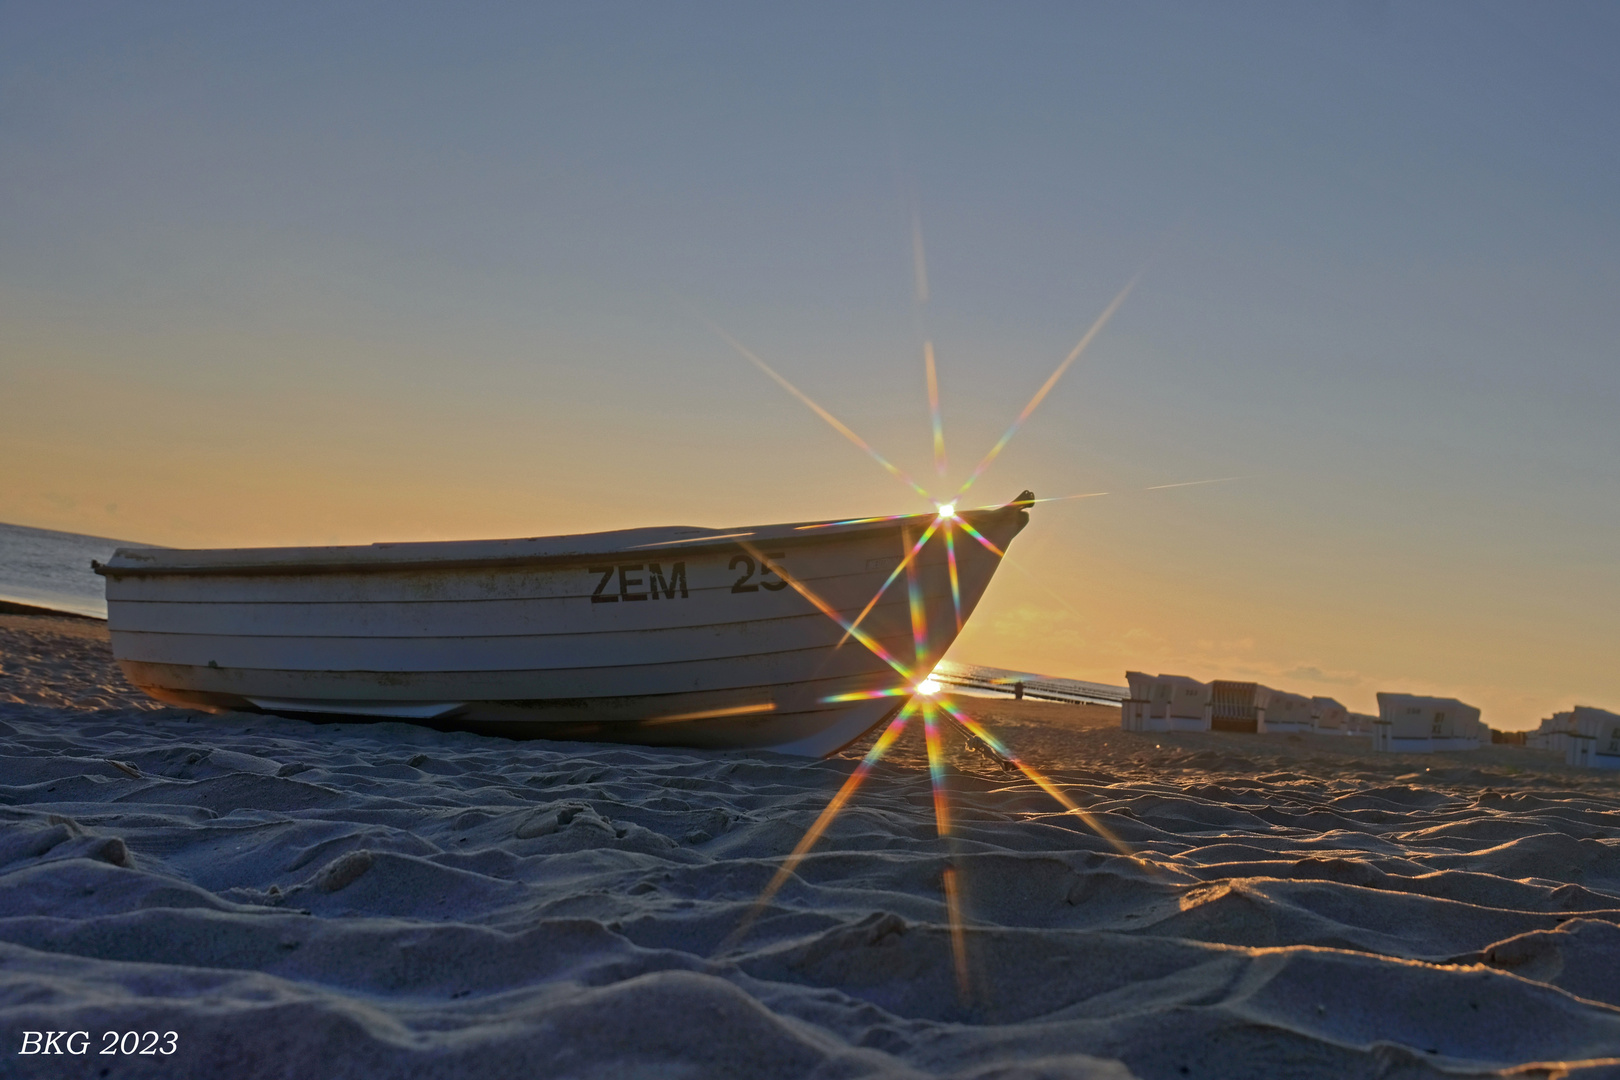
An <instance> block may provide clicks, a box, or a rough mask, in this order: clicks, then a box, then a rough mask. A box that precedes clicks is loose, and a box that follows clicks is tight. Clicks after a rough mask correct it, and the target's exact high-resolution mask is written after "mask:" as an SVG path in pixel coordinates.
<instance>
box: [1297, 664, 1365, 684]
mask: <svg viewBox="0 0 1620 1080" xmlns="http://www.w3.org/2000/svg"><path fill="white" fill-rule="evenodd" d="M1281 676H1282V678H1285V679H1299V680H1301V681H1303V682H1317V683H1333V684H1335V685H1337V686H1355V685H1357V684H1359V683H1360V682H1361V676H1360V674H1358V673H1357V672H1354V671H1323V670H1322V669H1321V668H1319V667H1314V666H1310V665H1306V666H1302V667H1296V668H1291V669H1289V670H1288V671H1284V672H1282V673H1281Z"/></svg>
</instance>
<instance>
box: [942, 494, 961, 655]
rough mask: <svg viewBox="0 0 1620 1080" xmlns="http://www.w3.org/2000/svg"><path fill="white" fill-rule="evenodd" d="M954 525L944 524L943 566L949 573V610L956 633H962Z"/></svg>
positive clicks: (952, 523)
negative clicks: (954, 614) (953, 614)
mask: <svg viewBox="0 0 1620 1080" xmlns="http://www.w3.org/2000/svg"><path fill="white" fill-rule="evenodd" d="M955 525H956V523H955V522H954V521H947V522H946V523H945V565H946V566H948V567H949V568H950V571H951V610H952V611H953V612H955V613H956V632H957V633H958V634H960V633H961V632H962V580H961V578H960V577H959V576H958V575H957V572H956V528H955Z"/></svg>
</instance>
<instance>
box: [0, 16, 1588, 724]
mask: <svg viewBox="0 0 1620 1080" xmlns="http://www.w3.org/2000/svg"><path fill="white" fill-rule="evenodd" d="M1616 56H1620V8H1616V7H1614V6H1613V5H1602V4H1556V5H1554V4H1539V5H1531V4H1521V5H1492V4H1476V3H1468V4H1463V3H1454V4H1400V5H1397V4H1383V3H1360V4H1343V5H1332V4H1319V5H1289V4H1280V3H1279V4H1227V5H1209V4H1182V5H1151V4H1134V3H1133V4H1124V3H1119V4H1076V3H1065V4H1051V5H1040V4H1021V5H1016V6H1013V5H948V4H917V5H902V4H877V5H873V4H849V5H842V6H840V5H832V4H825V3H817V4H813V5H804V6H800V7H797V8H788V7H783V6H780V5H741V4H738V5H698V4H686V5H654V4H645V5H614V4H590V5H549V6H533V5H511V6H495V5H442V6H419V5H418V6H413V5H404V4H390V5H357V4H332V3H327V4H319V5H306V6H297V5H291V4H277V5H260V6H248V5H231V6H226V5H213V4H209V5H203V4H198V5H192V6H185V5H161V4H160V5H144V6H137V5H117V4H106V5H99V6H98V5H93V4H73V5H49V4H0V407H3V408H4V410H5V416H6V420H5V423H4V425H3V426H0V455H3V456H4V464H5V468H4V469H3V473H4V475H3V476H0V519H4V520H9V521H15V522H20V523H23V524H32V525H40V526H45V527H52V528H63V529H72V530H76V531H83V532H90V533H97V534H104V535H115V536H118V535H121V536H128V537H130V538H132V539H140V540H150V541H154V542H163V543H175V544H216V543H283V542H285V543H300V542H325V541H328V540H331V539H334V538H335V539H340V540H344V541H356V542H358V541H366V540H371V539H381V538H396V537H407V536H468V535H492V534H508V535H510V534H534V533H541V532H548V531H562V530H573V529H581V528H607V527H615V526H620V525H635V524H660V523H673V522H692V523H704V524H718V525H724V524H732V523H738V522H756V521H763V520H794V519H803V518H810V517H816V516H820V515H823V514H826V515H843V514H850V513H861V512H869V511H899V510H911V509H922V508H923V507H922V506H921V505H919V504H920V500H917V499H916V498H915V497H914V496H910V495H908V494H907V492H906V491H905V489H903V488H901V487H899V486H898V485H895V484H894V483H893V482H892V481H891V480H890V479H889V478H888V477H886V476H885V475H884V474H883V473H882V472H881V471H879V470H878V469H876V468H875V467H874V466H873V465H872V464H871V463H870V462H869V461H867V460H866V459H864V458H863V457H862V456H861V455H860V453H859V452H858V451H856V450H854V449H853V448H851V447H849V446H848V445H847V444H845V443H843V442H842V441H841V440H840V439H839V437H838V436H837V435H836V434H834V433H833V432H831V431H830V430H829V429H827V428H826V427H825V426H824V425H822V424H821V422H820V421H818V420H817V419H816V418H815V417H814V416H812V415H811V414H810V413H808V412H807V411H806V410H804V409H803V408H802V407H801V406H800V405H798V404H797V403H796V402H794V401H792V400H791V399H790V398H789V397H787V396H786V395H785V394H783V393H782V392H781V391H780V390H779V389H778V388H777V387H775V386H774V385H773V384H771V383H770V382H769V381H768V380H766V379H765V378H764V377H763V376H761V375H760V374H759V373H758V372H757V371H755V370H754V369H753V368H751V367H749V366H748V365H746V364H745V363H743V362H742V361H740V360H739V359H738V358H737V356H736V355H735V354H734V353H732V352H730V350H729V349H728V347H727V346H725V344H724V343H723V342H722V341H720V340H719V339H718V338H717V337H716V336H715V335H714V334H713V333H712V332H711V331H710V330H709V329H707V328H706V326H705V325H704V322H703V320H704V319H709V320H713V321H714V322H715V323H718V324H720V325H722V326H724V327H725V328H726V329H727V330H729V331H730V332H731V333H733V334H735V335H737V336H738V337H739V338H740V339H741V340H743V341H744V342H746V343H747V344H748V345H749V346H750V347H751V348H753V349H755V350H757V351H758V352H759V353H761V354H762V355H763V356H764V357H766V358H767V359H768V360H770V361H771V362H772V363H773V364H775V365H776V366H777V367H778V369H779V370H781V371H782V372H783V373H784V374H785V375H787V376H788V377H789V378H791V379H793V380H794V381H796V382H797V383H798V384H799V385H800V386H802V387H803V388H804V390H805V391H806V392H808V393H810V394H811V395H812V396H814V397H816V398H817V399H818V400H819V401H821V402H822V403H823V404H824V405H826V406H827V407H828V408H830V409H831V410H832V411H833V412H835V413H837V414H838V415H839V416H840V417H842V418H843V419H844V420H846V421H847V422H849V423H850V424H851V425H852V426H853V427H855V428H856V429H857V430H859V431H861V432H862V433H863V434H864V435H865V436H866V437H867V438H869V439H871V440H872V441H873V442H874V443H876V444H877V445H878V446H879V447H880V448H881V449H883V450H884V452H885V453H888V454H890V455H892V456H893V457H895V458H896V459H897V460H900V461H901V462H902V463H903V464H904V465H906V467H908V468H909V469H911V470H912V471H913V472H915V473H917V474H919V475H932V464H931V461H930V456H929V435H928V416H927V410H926V403H925V397H924V393H923V379H922V363H921V358H920V356H921V352H920V350H921V341H922V336H921V335H922V334H924V333H926V335H927V336H928V337H929V338H931V339H932V340H933V341H934V343H935V345H936V347H937V349H938V355H939V365H940V376H941V382H942V386H943V391H944V400H945V433H946V440H947V447H948V449H949V451H950V455H951V464H952V472H951V476H952V479H954V480H957V481H959V480H960V479H961V477H962V476H963V475H965V473H966V471H967V470H968V468H969V467H970V466H971V465H972V463H973V461H975V460H976V459H977V457H978V456H979V454H981V453H982V452H983V450H984V449H985V448H986V447H987V446H988V445H989V444H990V443H991V442H992V441H993V440H994V439H995V437H996V436H997V435H998V434H999V433H1000V431H1001V430H1002V429H1003V428H1004V427H1005V426H1006V424H1007V423H1008V421H1009V420H1010V419H1011V417H1012V416H1014V415H1015V414H1016V413H1017V411H1018V409H1019V408H1020V407H1021V406H1022V405H1023V403H1024V402H1025V401H1026V400H1028V398H1029V396H1030V394H1031V393H1033V392H1034V390H1035V389H1036V388H1037V387H1038V386H1039V385H1040V383H1041V381H1042V380H1043V379H1044V378H1045V377H1046V375H1047V374H1048V373H1049V372H1050V371H1051V369H1052V368H1053V367H1054V366H1055V365H1056V363H1057V362H1058V361H1059V360H1060V359H1061V358H1062V357H1063V355H1064V354H1065V353H1066V352H1067V351H1068V350H1069V348H1070V347H1071V346H1072V345H1073V344H1074V342H1075V341H1076V340H1077V339H1078V338H1079V336H1080V335H1081V333H1083V332H1084V330H1085V328H1086V327H1087V325H1089V323H1090V322H1091V320H1092V319H1094V318H1095V317H1096V315H1097V313H1098V312H1099V311H1101V310H1102V308H1103V307H1104V306H1105V305H1106V304H1107V303H1108V301H1109V299H1110V298H1111V297H1113V296H1114V294H1115V293H1116V292H1117V291H1118V290H1119V289H1120V287H1121V286H1122V285H1123V284H1124V283H1125V282H1126V281H1127V280H1129V279H1130V278H1131V277H1132V276H1133V275H1135V274H1137V273H1138V271H1140V270H1141V269H1142V268H1143V267H1144V266H1148V270H1147V273H1146V275H1145V277H1144V278H1143V280H1142V283H1141V285H1140V286H1139V287H1138V288H1137V290H1136V291H1135V292H1134V293H1133V295H1132V296H1131V297H1130V299H1129V300H1128V302H1127V303H1126V304H1125V305H1124V307H1123V308H1122V309H1121V310H1120V312H1119V314H1118V315H1117V316H1116V317H1115V319H1114V320H1113V322H1112V323H1111V324H1110V325H1109V326H1108V327H1107V329H1106V330H1105V331H1104V333H1103V334H1101V335H1100V336H1099V338H1098V340H1097V341H1096V343H1095V345H1094V346H1093V347H1092V349H1091V350H1090V351H1088V353H1087V354H1086V356H1085V358H1084V359H1083V360H1082V361H1081V362H1080V363H1079V364H1078V365H1076V367H1075V368H1074V369H1073V370H1072V371H1071V372H1070V373H1069V375H1068V376H1067V377H1066V379H1065V380H1064V382H1063V383H1062V384H1060V386H1059V387H1058V388H1057V390H1056V391H1055V392H1054V393H1053V394H1052V396H1051V397H1050V398H1049V399H1048V400H1047V401H1046V402H1045V403H1044V404H1043V406H1042V407H1041V409H1040V411H1038V412H1037V413H1036V414H1035V416H1034V418H1033V419H1032V420H1031V421H1030V422H1029V423H1028V425H1026V427H1025V428H1024V430H1023V431H1021V432H1020V434H1019V435H1018V437H1017V438H1016V439H1015V440H1014V442H1013V443H1012V445H1011V447H1010V449H1009V450H1008V451H1007V453H1006V454H1005V455H1004V456H1003V457H1002V458H1001V459H1000V460H999V461H998V462H997V463H996V465H995V466H994V467H993V468H992V470H991V471H990V473H989V474H988V476H987V477H986V479H985V480H984V481H983V482H982V484H981V485H980V487H979V488H978V489H976V495H982V496H983V497H984V499H985V501H991V500H995V499H1002V498H1006V497H1008V496H1011V495H1012V494H1014V493H1015V492H1017V491H1018V490H1019V489H1020V488H1023V487H1026V486H1027V487H1032V488H1034V489H1035V490H1036V491H1037V492H1038V493H1039V494H1053V495H1058V494H1070V493H1073V492H1080V491H1110V492H1113V493H1114V494H1111V495H1109V496H1107V497H1106V498H1102V499H1096V500H1082V501H1079V502H1075V503H1067V504H1054V505H1049V506H1046V507H1042V508H1040V509H1039V510H1038V511H1037V514H1036V520H1035V524H1034V525H1032V526H1031V529H1030V531H1029V532H1028V533H1026V535H1025V537H1024V538H1022V539H1021V540H1020V542H1019V546H1018V548H1017V549H1015V551H1014V555H1015V557H1016V558H1018V559H1019V560H1020V565H1021V566H1022V567H1023V570H1022V571H1020V572H1018V573H1014V574H1006V573H1004V574H1003V575H1002V576H1001V578H998V581H997V583H996V586H995V589H994V590H993V591H992V593H991V595H990V597H989V599H988V600H987V601H986V605H985V607H984V608H983V609H982V610H981V612H980V614H979V616H977V617H976V619H975V621H974V623H973V624H972V625H971V626H970V628H969V633H968V636H967V637H966V638H965V639H964V640H963V642H961V643H960V646H959V648H958V650H957V652H956V653H953V656H957V657H959V658H961V659H965V660H974V661H979V662H983V663H993V664H1001V665H1005V666H1010V667H1027V668H1036V669H1042V670H1048V671H1053V672H1056V673H1059V674H1074V675H1078V676H1082V677H1089V678H1098V679H1104V680H1106V681H1110V682H1120V681H1122V678H1123V670H1124V668H1125V667H1127V666H1129V667H1143V668H1148V669H1152V670H1174V671H1181V672H1184V673H1187V674H1192V675H1195V676H1199V677H1203V678H1210V677H1219V676H1223V675H1226V676H1231V677H1244V676H1247V677H1254V678H1260V679H1262V680H1263V681H1267V682H1269V683H1271V684H1273V685H1279V686H1282V687H1284V688H1287V689H1297V690H1302V691H1306V692H1312V693H1333V694H1336V695H1337V696H1339V697H1341V698H1342V699H1343V700H1345V701H1346V702H1347V703H1349V704H1351V705H1352V706H1353V707H1358V708H1371V706H1372V694H1373V692H1374V691H1376V690H1378V689H1392V690H1412V691H1417V692H1426V691H1432V692H1444V693H1454V694H1456V695H1458V696H1461V697H1463V698H1464V699H1466V700H1471V701H1474V702H1475V703H1476V704H1481V705H1483V706H1484V707H1485V709H1486V720H1487V722H1490V723H1492V724H1494V725H1496V726H1498V727H1503V726H1507V727H1523V726H1527V725H1531V724H1533V723H1534V721H1535V719H1536V718H1537V716H1539V715H1541V714H1543V713H1544V712H1546V711H1548V710H1550V709H1552V708H1554V707H1560V708H1567V707H1568V705H1569V703H1570V702H1572V701H1574V700H1580V701H1583V702H1586V703H1590V704H1597V705H1607V706H1609V707H1611V708H1617V709H1620V673H1616V672H1615V671H1614V669H1613V664H1612V657H1613V655H1614V651H1615V646H1616V645H1617V644H1620V559H1617V556H1620V552H1617V541H1616V537H1617V530H1616V526H1617V525H1620V498H1617V495H1620V425H1617V424H1616V422H1615V420H1614V416H1613V413H1614V409H1615V403H1616V401H1620V363H1617V362H1616V361H1617V356H1616V353H1617V346H1620V305H1617V303H1616V300H1617V297H1620V288H1617V286H1620V200H1617V198H1616V192H1617V191H1620V139H1617V134H1620V132H1617V127H1620V64H1617V63H1616V62H1615V57H1616ZM913 213H915V215H916V218H917V220H918V221H919V222H920V224H921V228H922V235H923V237H924V239H925V245H926V252H927V279H928V284H929V302H928V303H927V304H926V305H924V306H919V305H918V304H917V303H916V302H915V295H914V293H915V290H914V268H913V256H912V225H911V221H912V216H913ZM1226 476H1239V477H1242V479H1240V480H1236V481H1233V482H1230V483H1226V484H1218V485H1208V486H1203V487H1193V488H1179V489H1169V490H1163V491H1155V492H1145V491H1142V490H1141V489H1143V488H1146V487H1149V486H1154V485H1158V484H1165V483H1172V482H1177V481H1183V480H1198V479H1207V478H1215V477H1226ZM1025 571H1027V572H1025Z"/></svg>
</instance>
